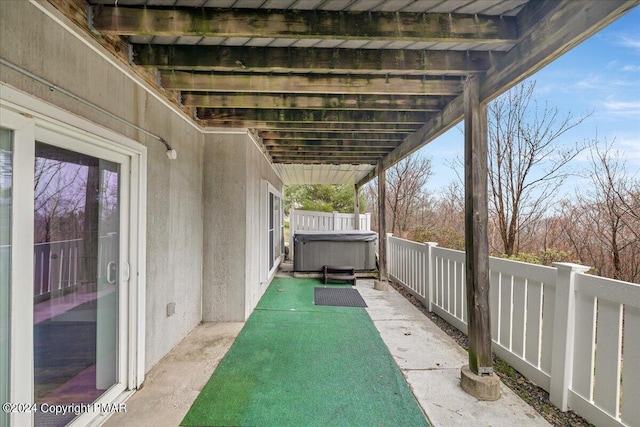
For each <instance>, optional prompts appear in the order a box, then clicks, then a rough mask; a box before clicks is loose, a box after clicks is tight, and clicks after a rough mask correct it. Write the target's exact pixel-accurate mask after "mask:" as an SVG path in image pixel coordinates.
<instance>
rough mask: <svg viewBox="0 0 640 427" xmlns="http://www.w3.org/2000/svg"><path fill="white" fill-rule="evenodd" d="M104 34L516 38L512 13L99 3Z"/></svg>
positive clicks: (97, 24)
mask: <svg viewBox="0 0 640 427" xmlns="http://www.w3.org/2000/svg"><path fill="white" fill-rule="evenodd" d="M92 24H93V27H94V28H95V29H96V30H98V31H99V32H100V33H102V34H119V35H129V36H131V35H147V34H154V35H163V36H202V37H259V38H304V39H323V38H329V39H338V40H371V41H375V40H385V41H400V40H402V41H412V40H413V41H420V42H424V41H432V42H455V43H465V42H469V43H475V44H480V43H504V42H507V43H508V42H515V41H516V40H517V37H518V34H517V30H516V20H515V18H513V17H510V16H483V15H465V14H456V13H406V12H405V13H403V12H393V13H390V12H369V11H367V12H353V11H350V12H339V11H336V12H334V11H315V10H313V11H306V10H268V9H261V10H249V9H214V8H206V7H203V8H184V9H181V8H171V9H168V8H146V7H145V8H136V7H126V6H117V7H109V6H103V7H98V6H96V7H94V8H93V22H92Z"/></svg>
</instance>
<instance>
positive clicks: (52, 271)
mask: <svg viewBox="0 0 640 427" xmlns="http://www.w3.org/2000/svg"><path fill="white" fill-rule="evenodd" d="M117 245H118V235H117V233H110V234H109V235H107V236H101V237H99V238H98V254H99V255H98V259H97V260H93V261H92V262H97V274H98V278H97V280H98V281H101V280H109V276H108V275H109V265H110V264H114V263H116V262H117V260H118V246H117ZM84 252H85V251H84V241H83V240H82V239H74V240H64V241H58V242H50V243H36V244H34V245H33V255H34V266H33V275H34V280H33V291H34V297H35V298H36V299H48V298H49V297H50V295H51V293H52V292H57V291H64V290H66V289H68V288H73V287H74V286H77V285H79V284H81V283H88V282H92V283H95V282H96V278H95V277H93V278H91V277H88V273H87V272H86V271H85V265H84V264H85V260H86V256H85V253H84ZM114 265H115V264H114Z"/></svg>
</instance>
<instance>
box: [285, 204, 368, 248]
mask: <svg viewBox="0 0 640 427" xmlns="http://www.w3.org/2000/svg"><path fill="white" fill-rule="evenodd" d="M359 219H360V228H359V229H360V230H367V231H369V230H371V214H370V213H368V212H367V213H365V214H360V218H359ZM355 228H356V227H355V214H347V213H338V212H316V211H299V210H295V209H291V211H289V258H291V259H293V236H294V235H295V233H296V231H347V230H355Z"/></svg>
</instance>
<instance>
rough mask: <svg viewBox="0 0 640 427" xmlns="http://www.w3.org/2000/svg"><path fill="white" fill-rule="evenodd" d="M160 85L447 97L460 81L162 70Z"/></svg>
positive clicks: (456, 90)
mask: <svg viewBox="0 0 640 427" xmlns="http://www.w3.org/2000/svg"><path fill="white" fill-rule="evenodd" d="M160 82H161V83H162V86H163V87H165V88H166V89H169V90H184V91H207V92H215V91H219V92H245V93H259V92H262V93H274V92H278V93H303V94H304V93H307V94H308V93H323V94H380V95H432V96H433V95H437V96H440V95H442V96H450V95H458V94H459V93H461V91H462V82H463V80H462V79H460V78H447V77H442V78H437V77H420V78H412V77H381V76H371V77H365V76H359V75H358V76H344V75H338V76H336V75H318V76H315V75H314V76H310V75H279V74H277V75H267V74H253V73H241V74H217V73H204V72H186V71H162V72H161V73H160Z"/></svg>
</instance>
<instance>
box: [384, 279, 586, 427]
mask: <svg viewBox="0 0 640 427" xmlns="http://www.w3.org/2000/svg"><path fill="white" fill-rule="evenodd" d="M389 283H390V284H391V286H393V287H394V288H395V289H396V290H397V291H398V292H400V294H401V295H403V296H404V297H405V298H407V300H409V301H410V302H411V303H412V304H413V305H414V306H416V307H417V308H418V309H419V310H420V311H421V312H422V313H423V314H424V315H425V316H427V317H428V318H429V319H431V321H432V322H433V323H435V324H436V325H437V326H438V327H439V328H440V329H442V330H443V331H444V332H445V333H446V334H447V335H449V336H450V337H451V338H453V339H454V340H455V341H456V342H457V343H458V345H460V346H461V347H462V348H464V349H465V350H468V349H469V343H468V340H467V336H466V335H464V334H463V333H462V332H460V331H459V330H457V329H456V328H454V327H453V326H451V325H450V324H448V323H447V322H446V321H445V320H444V319H442V318H441V317H439V316H438V315H436V314H434V313H429V312H428V311H427V309H426V308H425V306H424V305H423V304H422V302H420V301H419V300H418V299H417V298H415V297H414V296H413V295H412V294H411V293H410V292H408V291H407V290H406V289H405V288H404V287H402V286H401V285H399V284H397V283H394V282H391V281H390V282H389ZM493 364H494V371H495V372H496V374H497V375H499V376H500V379H501V380H502V383H503V384H504V385H506V386H507V387H509V388H510V389H511V390H513V392H515V393H516V394H517V395H518V396H520V398H521V399H522V400H524V401H525V402H527V403H528V404H529V405H531V407H532V408H533V409H535V410H536V411H537V412H538V413H539V414H540V415H541V416H542V417H544V419H546V420H547V421H548V422H549V423H551V424H552V425H554V426H560V427H593V425H592V424H590V423H589V422H587V421H586V420H585V419H584V418H582V417H580V416H579V415H576V414H575V413H574V412H573V411H567V412H562V411H561V410H560V409H558V408H556V407H555V406H553V404H552V403H551V402H549V393H547V392H546V391H545V390H544V389H542V388H540V387H538V386H537V385H536V384H535V383H533V382H531V381H529V380H528V379H527V378H525V377H524V376H523V375H522V374H520V372H518V371H516V370H515V369H513V368H512V367H511V366H509V365H508V364H507V363H506V362H505V361H504V360H502V359H500V358H499V357H497V356H496V355H495V354H494V355H493Z"/></svg>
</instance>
